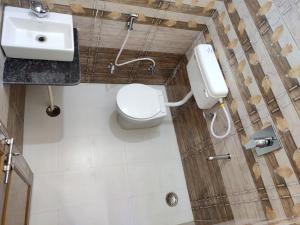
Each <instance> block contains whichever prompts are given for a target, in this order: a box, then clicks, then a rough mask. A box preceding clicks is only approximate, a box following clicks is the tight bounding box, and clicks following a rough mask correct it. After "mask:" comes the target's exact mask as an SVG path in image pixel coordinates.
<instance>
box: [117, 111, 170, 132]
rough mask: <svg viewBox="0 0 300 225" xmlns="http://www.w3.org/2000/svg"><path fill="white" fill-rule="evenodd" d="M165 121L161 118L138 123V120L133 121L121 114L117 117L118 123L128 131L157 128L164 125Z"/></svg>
mask: <svg viewBox="0 0 300 225" xmlns="http://www.w3.org/2000/svg"><path fill="white" fill-rule="evenodd" d="M163 119H164V117H159V118H155V119H151V120H148V121H138V120H132V119H129V118H127V117H124V116H122V115H120V114H119V113H118V116H117V120H118V123H119V124H120V126H121V127H122V128H123V129H126V130H131V129H144V128H151V127H156V126H159V125H160V124H161V123H162V121H163Z"/></svg>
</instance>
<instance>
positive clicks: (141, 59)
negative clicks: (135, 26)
mask: <svg viewBox="0 0 300 225" xmlns="http://www.w3.org/2000/svg"><path fill="white" fill-rule="evenodd" d="M130 31H131V30H130V29H128V30H127V34H126V37H125V39H124V42H123V44H122V47H121V48H120V51H119V53H118V55H117V58H116V60H115V66H118V67H120V66H124V65H127V64H129V63H134V62H138V61H144V60H146V61H150V62H152V63H153V68H154V67H155V61H154V60H153V59H151V58H138V59H133V60H130V61H127V62H123V63H118V60H119V58H120V56H121V54H122V51H123V49H124V47H125V45H126V43H127V41H128V38H129V36H130Z"/></svg>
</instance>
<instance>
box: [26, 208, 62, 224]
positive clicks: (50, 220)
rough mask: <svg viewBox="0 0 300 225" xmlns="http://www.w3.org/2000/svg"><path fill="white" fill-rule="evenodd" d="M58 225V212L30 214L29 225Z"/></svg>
mask: <svg viewBox="0 0 300 225" xmlns="http://www.w3.org/2000/svg"><path fill="white" fill-rule="evenodd" d="M41 224H42V225H58V210H55V211H47V212H42V213H32V214H31V216H30V225H41Z"/></svg>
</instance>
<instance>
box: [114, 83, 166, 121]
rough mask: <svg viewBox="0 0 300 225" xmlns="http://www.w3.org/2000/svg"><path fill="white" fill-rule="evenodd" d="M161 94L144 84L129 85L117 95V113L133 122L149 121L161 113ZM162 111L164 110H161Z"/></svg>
mask: <svg viewBox="0 0 300 225" xmlns="http://www.w3.org/2000/svg"><path fill="white" fill-rule="evenodd" d="M161 96H162V93H160V92H159V91H158V90H156V89H153V88H151V87H149V86H147V85H144V84H129V85H125V86H124V87H122V88H121V89H120V90H119V92H118V94H117V106H118V109H119V111H120V112H121V113H122V114H123V115H125V116H127V117H129V118H131V119H134V120H149V119H152V118H153V117H155V116H157V115H158V114H160V113H161V112H162V109H161V108H162V107H161V101H162V98H161ZM163 111H164V110H163Z"/></svg>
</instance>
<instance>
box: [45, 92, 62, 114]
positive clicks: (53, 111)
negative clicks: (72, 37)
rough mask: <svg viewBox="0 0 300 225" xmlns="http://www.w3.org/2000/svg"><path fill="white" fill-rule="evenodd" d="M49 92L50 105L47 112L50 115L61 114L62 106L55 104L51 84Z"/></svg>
mask: <svg viewBox="0 0 300 225" xmlns="http://www.w3.org/2000/svg"><path fill="white" fill-rule="evenodd" d="M48 94H49V102H50V105H49V106H48V107H47V109H46V113H47V115H48V116H51V117H56V116H58V115H59V114H60V108H59V107H58V106H57V105H54V100H53V99H54V98H53V92H52V87H51V86H48Z"/></svg>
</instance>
